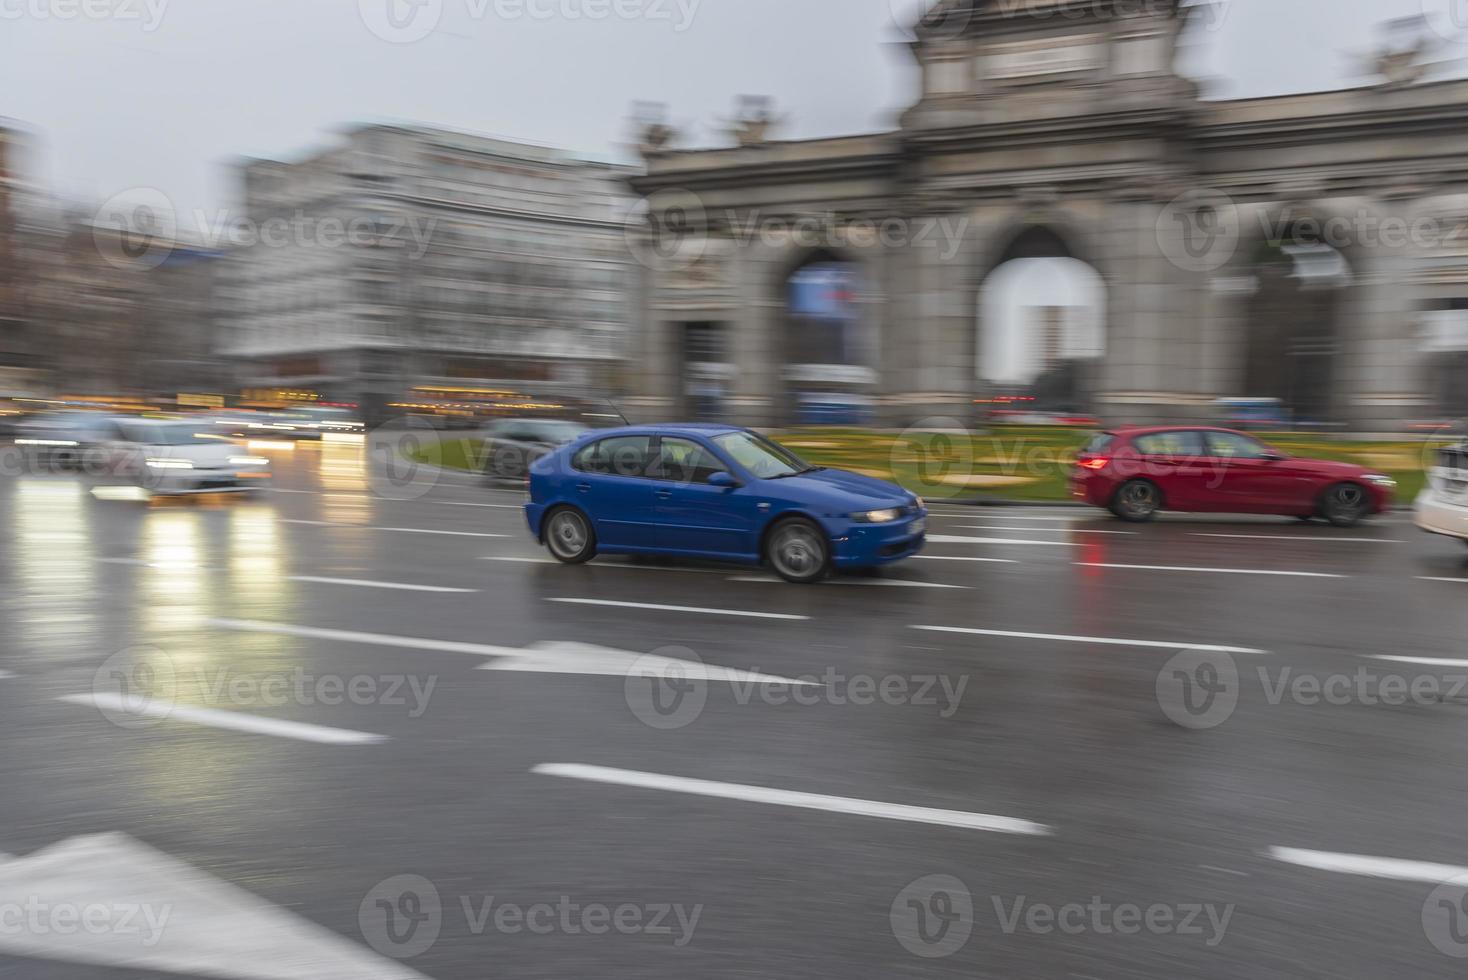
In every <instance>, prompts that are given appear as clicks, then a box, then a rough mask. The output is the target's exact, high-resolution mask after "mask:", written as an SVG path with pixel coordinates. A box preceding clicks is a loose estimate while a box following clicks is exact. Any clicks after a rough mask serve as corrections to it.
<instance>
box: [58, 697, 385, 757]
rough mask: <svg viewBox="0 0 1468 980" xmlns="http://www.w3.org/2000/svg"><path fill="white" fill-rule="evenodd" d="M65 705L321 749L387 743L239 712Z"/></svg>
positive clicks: (164, 704)
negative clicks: (244, 733) (199, 726)
mask: <svg viewBox="0 0 1468 980" xmlns="http://www.w3.org/2000/svg"><path fill="white" fill-rule="evenodd" d="M56 700H58V701H65V702H66V703H68V704H81V705H88V706H90V707H94V708H96V709H98V710H99V711H102V712H109V713H115V714H118V715H126V716H128V717H142V718H152V719H156V720H158V721H181V722H188V723H189V724H193V725H203V726H205V727H207V728H223V729H227V730H229V731H236V732H247V733H249V734H252V735H272V736H274V737H276V738H289V739H294V740H296V741H298V742H317V743H319V744H322V745H367V744H371V743H374V742H385V741H387V736H386V735H372V734H369V733H367V732H354V731H351V730H350V729H346V728H327V727H325V726H323V725H306V724H302V723H301V722H296V721H282V720H281V719H279V718H262V717H260V716H259V715H247V714H244V713H242V712H238V711H219V710H217V709H215V708H197V707H194V706H193V705H187V704H174V703H172V702H170V701H163V700H156V701H140V700H139V699H137V698H128V697H124V696H123V695H121V694H105V693H103V694H74V695H69V696H67V697H61V698H57V699H56Z"/></svg>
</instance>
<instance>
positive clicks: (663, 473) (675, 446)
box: [649, 436, 729, 483]
mask: <svg viewBox="0 0 1468 980" xmlns="http://www.w3.org/2000/svg"><path fill="white" fill-rule="evenodd" d="M728 469H729V467H727V466H725V465H724V464H723V463H722V462H720V460H719V458H718V457H717V456H715V455H714V454H713V453H711V452H709V451H708V450H707V449H705V448H704V447H703V446H700V445H699V444H698V443H696V442H690V441H689V440H687V439H672V438H669V437H668V436H664V437H663V438H662V439H661V440H660V441H659V446H658V454H657V458H656V459H655V460H654V462H653V466H652V469H651V470H650V471H649V475H650V476H651V477H652V478H653V479H654V480H668V481H671V482H674V483H707V482H708V478H709V477H710V476H713V475H714V474H715V473H719V472H724V471H727V470H728Z"/></svg>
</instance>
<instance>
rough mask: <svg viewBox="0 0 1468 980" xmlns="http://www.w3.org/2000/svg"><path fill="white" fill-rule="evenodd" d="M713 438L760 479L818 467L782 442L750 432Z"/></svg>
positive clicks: (777, 477)
mask: <svg viewBox="0 0 1468 980" xmlns="http://www.w3.org/2000/svg"><path fill="white" fill-rule="evenodd" d="M714 442H716V443H717V444H718V446H719V448H720V449H722V450H724V452H726V453H728V454H729V455H730V456H732V457H734V462H736V463H738V464H739V465H740V466H742V467H744V468H745V469H746V470H748V471H749V472H750V473H752V474H754V475H755V477H757V478H759V479H761V480H778V479H780V478H781V477H785V476H795V475H797V474H800V473H809V472H811V471H813V470H816V469H819V467H816V466H811V465H810V464H808V463H806V462H805V461H804V460H803V459H801V458H800V457H799V456H796V455H795V454H794V453H792V452H791V451H790V450H788V449H786V448H785V447H784V446H781V445H779V444H778V443H774V442H771V441H770V440H768V439H764V438H761V437H760V436H757V435H755V434H754V433H752V432H729V433H726V434H724V435H721V436H715V437H714Z"/></svg>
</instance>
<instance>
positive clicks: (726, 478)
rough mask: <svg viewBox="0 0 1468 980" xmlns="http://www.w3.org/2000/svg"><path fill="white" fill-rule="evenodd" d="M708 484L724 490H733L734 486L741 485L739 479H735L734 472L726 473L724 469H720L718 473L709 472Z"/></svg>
mask: <svg viewBox="0 0 1468 980" xmlns="http://www.w3.org/2000/svg"><path fill="white" fill-rule="evenodd" d="M708 484H709V486H711V487H719V488H721V489H724V490H732V489H733V488H735V487H737V486H739V481H738V480H736V479H734V476H733V474H730V473H725V472H724V471H723V470H720V471H719V472H717V473H710V474H709V479H708Z"/></svg>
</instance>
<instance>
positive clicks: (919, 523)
mask: <svg viewBox="0 0 1468 980" xmlns="http://www.w3.org/2000/svg"><path fill="white" fill-rule="evenodd" d="M927 529H928V519H927V518H926V517H919V518H918V519H917V520H915V521H913V522H912V523H911V524H909V525H908V530H910V531H911V532H912V533H913V534H922V533H923V532H924V531H926V530H927Z"/></svg>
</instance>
